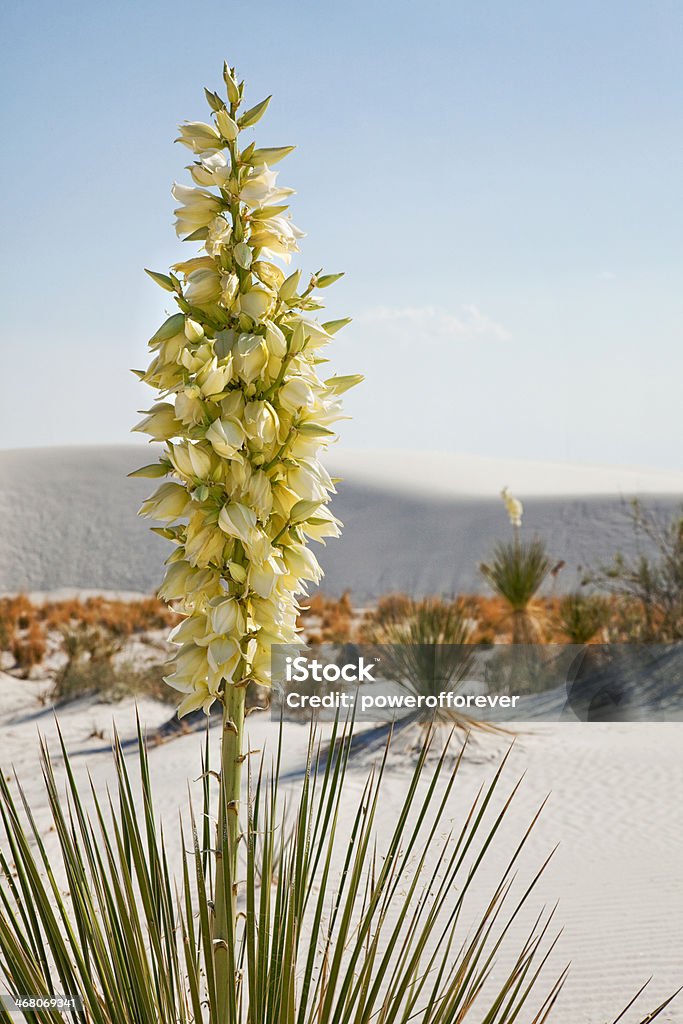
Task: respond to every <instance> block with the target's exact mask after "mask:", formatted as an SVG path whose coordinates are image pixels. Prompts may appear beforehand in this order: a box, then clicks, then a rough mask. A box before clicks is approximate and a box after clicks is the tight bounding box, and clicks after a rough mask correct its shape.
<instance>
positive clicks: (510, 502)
mask: <svg viewBox="0 0 683 1024" xmlns="http://www.w3.org/2000/svg"><path fill="white" fill-rule="evenodd" d="M500 496H501V498H502V499H503V503H504V505H505V511H506V512H507V514H508V519H509V520H510V523H511V525H512V526H514V527H515V528H516V529H519V528H520V526H521V525H522V516H523V514H524V505H522V503H521V501H520V500H519V498H514V497H513V496H512V495H511V494H510V489H509V488H508V487H504V488H503V490H502V491H501V492H500Z"/></svg>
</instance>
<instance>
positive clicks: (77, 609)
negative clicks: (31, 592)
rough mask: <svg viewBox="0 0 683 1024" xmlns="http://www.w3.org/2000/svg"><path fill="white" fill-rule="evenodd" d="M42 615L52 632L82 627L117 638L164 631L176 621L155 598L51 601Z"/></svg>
mask: <svg viewBox="0 0 683 1024" xmlns="http://www.w3.org/2000/svg"><path fill="white" fill-rule="evenodd" d="M43 614H44V617H45V621H46V623H47V625H48V626H49V628H52V629H59V628H62V627H65V626H69V625H70V624H72V623H83V624H85V625H88V626H92V627H102V628H103V629H106V630H107V631H108V632H110V633H112V634H113V635H115V636H119V637H127V636H131V635H133V634H134V633H142V632H145V631H146V630H150V629H165V628H167V627H169V626H173V625H175V623H176V622H177V621H178V616H177V615H176V614H175V612H173V611H172V610H171V609H170V608H168V607H167V606H166V605H165V604H163V602H162V601H160V600H159V599H158V598H156V597H149V598H142V599H141V600H136V601H121V600H115V599H112V598H108V597H100V596H97V597H88V598H86V599H85V600H79V599H73V600H66V601H54V602H49V603H47V604H46V605H45V607H44V609H43Z"/></svg>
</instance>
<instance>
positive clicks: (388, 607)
mask: <svg viewBox="0 0 683 1024" xmlns="http://www.w3.org/2000/svg"><path fill="white" fill-rule="evenodd" d="M414 606H415V600H414V598H412V597H408V595H407V594H400V593H398V594H386V595H385V596H384V597H380V599H379V601H378V602H377V605H376V606H375V607H374V608H373V609H371V610H370V611H368V612H367V614H366V615H365V617H364V620H363V624H362V627H361V630H362V633H361V635H362V637H363V638H365V639H370V638H372V637H373V635H374V633H375V632H376V630H377V629H381V628H382V627H384V626H388V625H390V624H391V623H396V622H404V621H405V620H406V619H407V618H408V617H409V616H410V614H411V612H412V610H413V608H414Z"/></svg>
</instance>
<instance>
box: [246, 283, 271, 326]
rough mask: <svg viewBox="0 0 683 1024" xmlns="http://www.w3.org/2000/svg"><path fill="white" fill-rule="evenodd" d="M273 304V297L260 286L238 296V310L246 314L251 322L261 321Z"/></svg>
mask: <svg viewBox="0 0 683 1024" xmlns="http://www.w3.org/2000/svg"><path fill="white" fill-rule="evenodd" d="M272 304H273V296H272V295H271V293H270V292H269V291H267V290H266V289H265V288H263V287H262V286H259V285H256V286H255V287H253V288H250V290H249V291H248V292H244V294H242V295H240V296H239V309H240V312H241V313H246V314H247V316H250V317H251V319H252V320H255V321H259V320H262V319H263V317H265V316H266V315H267V314H268V311H269V310H270V307H271V306H272Z"/></svg>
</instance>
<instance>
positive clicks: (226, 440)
mask: <svg viewBox="0 0 683 1024" xmlns="http://www.w3.org/2000/svg"><path fill="white" fill-rule="evenodd" d="M244 437H245V435H244V428H243V426H242V424H241V423H239V422H238V421H237V420H236V419H231V418H230V417H228V416H224V417H222V418H221V419H217V420H214V421H213V423H212V424H211V426H210V427H209V429H208V430H207V432H206V440H207V441H208V442H209V444H210V445H211V447H212V448H213V450H214V451H215V452H216V453H217V454H218V455H222V456H223V458H224V459H232V458H234V457H235V455H236V454H237V453H238V452H239V450H240V448H241V447H242V445H243V444H244Z"/></svg>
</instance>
